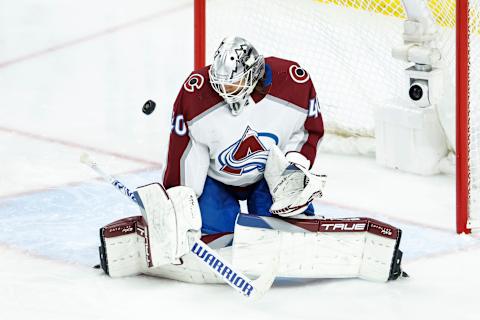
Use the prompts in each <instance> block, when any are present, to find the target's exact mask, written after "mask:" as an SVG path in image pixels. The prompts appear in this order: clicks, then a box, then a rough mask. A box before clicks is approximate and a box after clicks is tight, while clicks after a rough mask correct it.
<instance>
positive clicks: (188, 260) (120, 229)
mask: <svg viewBox="0 0 480 320" xmlns="http://www.w3.org/2000/svg"><path fill="white" fill-rule="evenodd" d="M146 234H148V228H147V226H146V223H145V220H144V218H143V217H142V216H136V217H129V218H125V219H121V220H118V221H115V222H112V223H110V224H108V225H106V226H105V227H103V228H101V229H100V243H101V246H100V247H99V251H100V264H101V266H102V269H103V270H104V271H105V273H106V274H108V275H109V276H111V277H112V278H117V277H127V276H134V275H139V274H147V275H151V276H156V277H162V278H167V279H173V280H179V281H184V282H191V283H225V282H224V280H223V279H222V278H221V277H219V276H218V275H217V274H216V273H214V272H213V271H212V270H211V269H210V268H209V267H208V265H206V264H204V263H201V262H200V261H198V259H197V258H196V257H195V253H193V252H190V251H189V252H188V253H187V254H185V255H183V256H182V258H181V260H180V264H176V265H175V264H164V265H161V266H158V267H154V266H153V264H152V262H151V259H150V257H151V255H150V246H149V238H148V237H147V236H146ZM232 239H233V234H231V233H223V234H217V235H207V236H204V237H202V240H203V241H204V242H206V243H208V244H209V246H210V247H211V248H212V249H214V250H215V251H217V252H218V253H219V254H220V255H221V256H222V257H223V258H225V260H226V261H227V262H231V261H232V260H231V256H232V254H231V252H232V250H231V249H232V247H231V246H230V244H231V243H232Z"/></svg>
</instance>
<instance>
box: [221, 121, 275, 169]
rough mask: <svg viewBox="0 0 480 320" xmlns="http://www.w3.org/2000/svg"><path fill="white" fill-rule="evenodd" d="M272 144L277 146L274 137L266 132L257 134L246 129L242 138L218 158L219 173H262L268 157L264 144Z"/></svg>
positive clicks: (248, 128)
mask: <svg viewBox="0 0 480 320" xmlns="http://www.w3.org/2000/svg"><path fill="white" fill-rule="evenodd" d="M262 141H263V142H262ZM272 143H273V144H278V137H277V136H276V135H274V134H272V133H267V132H260V133H259V132H256V131H255V130H252V129H251V128H250V127H247V129H246V130H245V132H244V133H243V136H242V138H241V139H240V140H238V141H237V142H235V143H234V144H232V145H231V146H230V147H228V148H227V149H225V150H224V151H222V152H221V153H220V155H219V156H218V161H219V162H220V165H221V166H222V168H221V169H220V171H223V172H226V173H229V174H233V175H242V174H244V173H248V172H251V171H253V170H258V171H260V172H263V171H264V170H265V163H266V162H267V157H268V149H267V148H266V147H265V144H267V145H268V144H272Z"/></svg>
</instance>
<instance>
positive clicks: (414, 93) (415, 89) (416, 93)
mask: <svg viewBox="0 0 480 320" xmlns="http://www.w3.org/2000/svg"><path fill="white" fill-rule="evenodd" d="M408 94H409V95H410V98H411V99H412V100H414V101H418V100H420V99H422V96H423V90H422V87H420V86H419V85H418V84H414V85H413V86H411V87H410V90H409V91H408Z"/></svg>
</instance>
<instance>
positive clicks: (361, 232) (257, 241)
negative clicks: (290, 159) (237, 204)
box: [233, 214, 401, 281]
mask: <svg viewBox="0 0 480 320" xmlns="http://www.w3.org/2000/svg"><path fill="white" fill-rule="evenodd" d="M400 235H401V230H399V229H397V228H395V227H393V226H390V225H387V224H384V223H382V222H379V221H376V220H373V219H369V218H349V219H292V218H287V219H282V218H275V217H260V216H253V215H243V214H242V215H240V216H239V217H238V219H237V224H236V226H235V239H234V243H233V264H234V266H235V267H238V268H239V269H240V270H242V271H243V272H244V273H246V274H250V275H258V274H260V273H261V272H263V269H264V268H265V267H264V266H265V265H268V264H269V263H271V261H272V260H273V259H278V261H279V262H278V276H281V277H295V278H352V277H359V278H362V279H367V280H373V281H387V280H389V279H396V277H398V276H399V274H400V273H401V270H400V262H401V251H400V250H398V245H399V242H400Z"/></svg>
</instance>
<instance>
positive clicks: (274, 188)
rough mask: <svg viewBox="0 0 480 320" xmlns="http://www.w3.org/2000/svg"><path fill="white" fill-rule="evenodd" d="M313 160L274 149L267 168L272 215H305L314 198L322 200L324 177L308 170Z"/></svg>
mask: <svg viewBox="0 0 480 320" xmlns="http://www.w3.org/2000/svg"><path fill="white" fill-rule="evenodd" d="M309 167H310V161H309V160H308V159H307V158H305V156H303V155H302V154H301V153H299V152H289V153H287V155H286V156H284V155H283V153H282V151H281V150H280V149H279V148H278V147H277V146H273V147H272V148H271V149H270V153H269V155H268V159H267V164H266V166H265V180H266V181H267V184H268V187H269V189H270V194H271V195H272V199H273V204H272V206H271V208H270V212H271V213H273V214H277V215H279V216H282V217H290V216H293V215H297V214H300V213H302V212H304V211H305V210H306V209H307V208H308V206H309V204H310V203H311V202H312V201H313V199H314V198H315V197H319V198H320V197H322V189H323V187H324V185H325V181H326V176H325V175H315V174H312V173H311V172H310V171H309Z"/></svg>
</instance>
